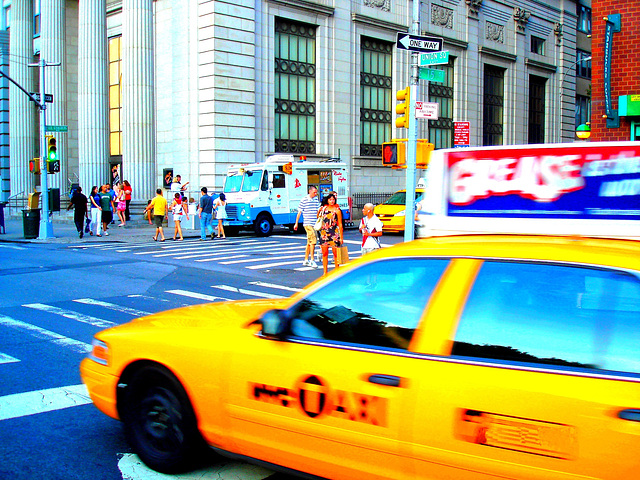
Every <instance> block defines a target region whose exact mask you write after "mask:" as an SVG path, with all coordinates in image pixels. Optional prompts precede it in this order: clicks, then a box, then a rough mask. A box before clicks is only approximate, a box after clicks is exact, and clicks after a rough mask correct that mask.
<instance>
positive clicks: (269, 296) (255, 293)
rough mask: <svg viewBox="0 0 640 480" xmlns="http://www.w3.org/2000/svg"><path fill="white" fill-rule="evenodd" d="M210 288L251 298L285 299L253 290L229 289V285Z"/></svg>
mask: <svg viewBox="0 0 640 480" xmlns="http://www.w3.org/2000/svg"><path fill="white" fill-rule="evenodd" d="M211 288H219V289H220V290H226V291H227V292H236V293H242V294H243V295H251V296H253V297H260V298H286V297H283V296H282V295H274V294H273V293H262V292H256V291H255V290H245V289H244V288H236V287H231V286H229V285H211Z"/></svg>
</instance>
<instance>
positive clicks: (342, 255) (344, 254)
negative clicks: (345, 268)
mask: <svg viewBox="0 0 640 480" xmlns="http://www.w3.org/2000/svg"><path fill="white" fill-rule="evenodd" d="M336 254H337V255H336V260H338V264H340V265H344V264H345V263H349V249H348V247H338V248H337V249H336Z"/></svg>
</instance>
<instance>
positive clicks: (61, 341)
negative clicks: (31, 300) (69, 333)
mask: <svg viewBox="0 0 640 480" xmlns="http://www.w3.org/2000/svg"><path fill="white" fill-rule="evenodd" d="M0 325H4V326H5V327H9V328H13V329H19V330H26V331H27V332H29V334H30V335H32V336H33V337H35V338H39V339H42V340H47V341H50V342H52V343H54V344H56V345H60V346H63V347H67V348H70V349H72V350H73V351H75V352H78V353H88V352H90V351H91V345H89V344H88V343H84V342H80V341H78V340H74V339H72V338H67V337H65V336H63V335H60V334H58V333H55V332H52V331H50V330H45V329H44V328H40V327H37V326H35V325H31V324H30V323H26V322H22V321H20V320H16V319H15V318H11V317H7V316H6V315H0Z"/></svg>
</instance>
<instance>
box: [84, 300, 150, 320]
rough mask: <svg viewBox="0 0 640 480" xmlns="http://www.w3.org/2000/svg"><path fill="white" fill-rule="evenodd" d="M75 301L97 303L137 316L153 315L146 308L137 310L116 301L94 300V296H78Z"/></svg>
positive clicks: (100, 305)
mask: <svg viewBox="0 0 640 480" xmlns="http://www.w3.org/2000/svg"><path fill="white" fill-rule="evenodd" d="M74 302H78V303H82V304H84V305H97V306H99V307H104V308H108V309H109V310H115V311H116V312H121V313H128V314H129V315H133V316H135V317H145V316H147V315H151V312H145V311H144V310H136V309H135V308H129V307H123V306H121V305H116V304H115V303H108V302H103V301H101V300H94V299H93V298H77V299H75V300H74Z"/></svg>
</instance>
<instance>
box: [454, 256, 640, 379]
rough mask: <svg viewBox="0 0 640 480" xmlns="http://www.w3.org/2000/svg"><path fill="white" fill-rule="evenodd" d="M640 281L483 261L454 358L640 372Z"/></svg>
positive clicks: (593, 271)
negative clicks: (462, 357)
mask: <svg viewBox="0 0 640 480" xmlns="http://www.w3.org/2000/svg"><path fill="white" fill-rule="evenodd" d="M639 344H640V280H639V279H638V278H637V277H636V276H635V275H633V274H631V273H628V272H621V271H615V270H609V269H596V268H587V267H569V266H561V265H549V264H535V263H506V262H484V264H483V266H482V268H481V270H480V272H479V274H478V276H477V279H476V282H475V284H474V286H473V288H472V290H471V292H470V295H469V299H468V301H467V303H466V306H465V308H464V311H463V313H462V316H461V318H460V322H459V327H458V331H457V333H456V336H455V341H454V344H453V350H452V354H453V355H459V356H465V357H480V358H490V359H496V360H501V361H508V362H518V363H540V364H547V365H557V366H561V367H566V368H588V369H598V370H609V371H617V372H630V373H636V374H640V349H639V348H638V345H639Z"/></svg>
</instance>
